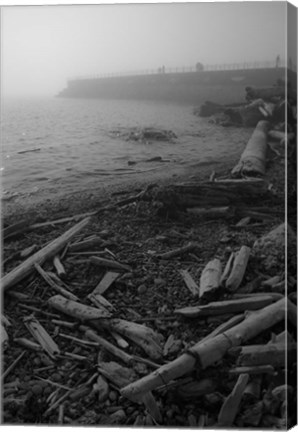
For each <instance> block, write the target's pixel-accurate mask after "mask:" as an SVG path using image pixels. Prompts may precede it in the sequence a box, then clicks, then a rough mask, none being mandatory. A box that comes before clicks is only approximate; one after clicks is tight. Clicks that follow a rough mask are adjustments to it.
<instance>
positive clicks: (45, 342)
mask: <svg viewBox="0 0 298 432" xmlns="http://www.w3.org/2000/svg"><path fill="white" fill-rule="evenodd" d="M24 324H25V326H26V327H27V329H28V330H29V332H30V333H31V335H32V336H33V337H34V339H36V340H37V342H38V343H39V344H40V345H41V346H42V348H43V349H44V350H45V351H46V352H47V353H48V354H49V356H50V357H51V358H53V359H55V358H56V356H57V354H60V349H59V347H58V345H57V344H56V342H54V340H53V339H52V338H51V336H50V335H49V334H48V333H47V331H46V330H45V329H44V328H43V326H42V325H41V324H40V323H39V322H38V321H37V320H36V319H35V318H33V317H32V316H30V317H26V318H24Z"/></svg>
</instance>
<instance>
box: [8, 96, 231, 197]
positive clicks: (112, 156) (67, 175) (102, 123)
mask: <svg viewBox="0 0 298 432" xmlns="http://www.w3.org/2000/svg"><path fill="white" fill-rule="evenodd" d="M192 111H193V107H192V106H184V105H172V104H170V105H169V104H163V103H154V102H139V101H123V100H121V101H115V100H82V99H59V98H49V99H23V100H17V99H11V100H3V101H2V128H1V129H2V130H1V131H2V137H1V141H2V168H1V170H2V197H3V198H4V199H11V197H15V196H22V195H26V194H34V193H37V192H38V193H40V192H43V193H45V194H46V192H47V190H48V191H50V190H52V191H53V190H55V189H58V188H59V189H61V188H62V189H63V190H64V191H65V192H71V191H73V190H80V189H86V188H88V187H91V186H92V184H94V185H96V186H97V187H98V186H100V185H101V184H107V183H108V182H111V181H114V180H115V179H118V180H119V181H121V179H122V178H123V179H126V178H130V180H133V179H134V178H137V177H140V176H142V175H143V174H144V173H146V172H147V171H149V170H151V171H152V170H153V171H154V170H155V171H156V172H160V171H165V170H170V169H172V168H175V167H178V166H179V167H181V166H186V167H187V166H188V165H191V164H196V163H198V162H200V163H202V162H203V163H204V162H208V161H214V160H218V158H219V157H220V154H225V155H227V154H228V152H229V146H231V145H233V139H232V140H230V139H229V140H228V141H229V143H227V142H226V145H225V146H224V147H222V143H221V141H224V140H225V139H226V138H227V137H228V136H229V135H230V132H228V131H226V130H223V128H221V130H222V132H221V134H223V136H222V140H221V139H219V138H218V136H215V137H213V138H212V137H210V131H211V129H210V128H211V126H210V125H209V124H208V123H207V122H206V120H202V119H200V118H198V117H195V116H194V115H193V112H192ZM133 127H138V128H142V127H156V128H162V129H167V130H171V131H173V132H174V133H175V134H176V135H177V139H176V140H175V142H152V143H141V142H135V141H126V140H125V139H123V137H121V136H118V137H117V136H115V135H114V136H112V135H111V133H112V132H113V131H115V130H117V129H120V128H133ZM213 130H214V127H213ZM227 134H228V135H227ZM211 138H212V139H211ZM35 149H38V150H37V151H29V152H27V150H35ZM23 151H25V152H24V153H19V152H23ZM155 156H161V157H162V158H163V159H166V162H164V163H160V162H150V163H148V162H146V159H149V158H152V157H155ZM129 161H135V162H137V163H136V164H134V165H130V164H129V163H128V162H129Z"/></svg>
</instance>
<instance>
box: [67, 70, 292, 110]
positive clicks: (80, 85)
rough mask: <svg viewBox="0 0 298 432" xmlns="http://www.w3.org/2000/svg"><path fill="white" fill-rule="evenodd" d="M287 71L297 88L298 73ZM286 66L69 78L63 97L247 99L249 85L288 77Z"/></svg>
mask: <svg viewBox="0 0 298 432" xmlns="http://www.w3.org/2000/svg"><path fill="white" fill-rule="evenodd" d="M287 72H288V80H289V81H291V85H292V86H294V88H296V81H297V78H296V77H297V75H296V73H294V72H292V71H287ZM285 74H286V70H285V69H284V68H268V69H247V70H229V71H208V72H184V73H164V74H162V73H160V74H151V75H136V76H123V77H109V78H97V79H77V80H72V81H69V82H68V87H67V88H66V89H65V90H63V91H62V92H61V93H60V94H59V96H60V97H72V98H101V99H134V100H156V101H169V102H179V103H190V104H193V105H195V104H199V103H201V102H203V101H205V100H212V101H214V102H218V103H232V102H240V101H244V99H245V87H246V86H256V87H258V86H271V85H274V84H276V82H277V80H278V79H285Z"/></svg>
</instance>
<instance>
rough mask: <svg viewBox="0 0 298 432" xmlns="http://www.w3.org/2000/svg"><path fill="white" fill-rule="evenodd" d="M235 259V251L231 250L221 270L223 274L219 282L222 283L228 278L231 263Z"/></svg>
mask: <svg viewBox="0 0 298 432" xmlns="http://www.w3.org/2000/svg"><path fill="white" fill-rule="evenodd" d="M234 259H235V252H232V253H231V255H230V257H229V259H228V261H227V263H226V266H225V269H224V271H223V274H222V276H221V278H220V284H221V285H223V284H224V283H225V281H226V280H227V279H228V276H229V274H230V273H231V269H232V265H233V262H234Z"/></svg>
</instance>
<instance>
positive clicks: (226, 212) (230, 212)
mask: <svg viewBox="0 0 298 432" xmlns="http://www.w3.org/2000/svg"><path fill="white" fill-rule="evenodd" d="M186 211H187V213H191V214H195V215H197V216H200V217H202V218H209V219H218V218H219V219H220V218H227V219H230V218H232V217H234V215H235V209H234V208H233V207H211V208H203V207H194V208H187V209H186Z"/></svg>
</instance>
